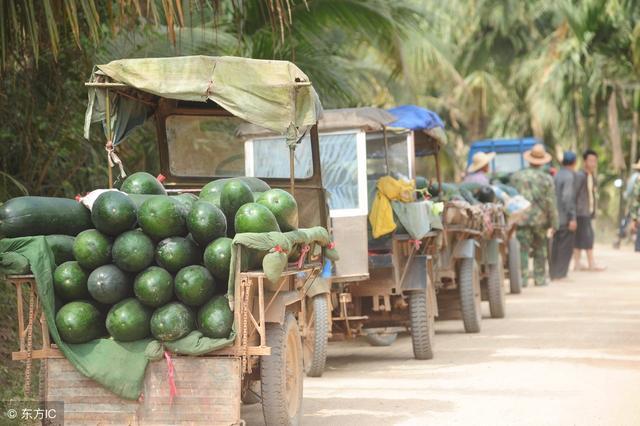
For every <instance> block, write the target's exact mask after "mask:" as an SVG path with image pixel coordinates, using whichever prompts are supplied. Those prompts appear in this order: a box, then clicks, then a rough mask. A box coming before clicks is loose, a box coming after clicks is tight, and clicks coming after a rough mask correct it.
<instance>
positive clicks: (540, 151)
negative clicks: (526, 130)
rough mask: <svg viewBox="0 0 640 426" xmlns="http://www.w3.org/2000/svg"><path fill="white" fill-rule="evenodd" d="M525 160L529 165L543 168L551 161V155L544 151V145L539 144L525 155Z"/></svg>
mask: <svg viewBox="0 0 640 426" xmlns="http://www.w3.org/2000/svg"><path fill="white" fill-rule="evenodd" d="M524 159H525V160H526V161H527V163H529V164H533V165H534V166H542V165H543V164H547V163H548V162H549V161H551V154H549V153H548V152H547V151H546V150H545V149H544V145H542V144H541V143H537V144H535V145H534V146H533V148H531V149H530V150H529V151H526V152H525V153H524Z"/></svg>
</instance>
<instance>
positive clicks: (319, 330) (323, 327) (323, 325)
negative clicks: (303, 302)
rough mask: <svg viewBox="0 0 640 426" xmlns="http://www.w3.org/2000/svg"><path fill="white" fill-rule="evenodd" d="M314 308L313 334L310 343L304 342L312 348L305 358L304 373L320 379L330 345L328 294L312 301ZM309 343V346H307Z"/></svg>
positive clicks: (315, 297) (318, 296) (304, 345)
mask: <svg viewBox="0 0 640 426" xmlns="http://www.w3.org/2000/svg"><path fill="white" fill-rule="evenodd" d="M311 305H312V306H313V313H312V315H313V334H312V335H311V336H310V337H311V338H310V341H309V342H306V341H304V342H303V351H304V354H305V355H306V354H307V351H306V350H305V347H308V348H310V351H311V353H310V354H309V355H310V356H305V357H304V371H305V373H306V374H307V376H308V377H320V376H322V373H324V365H325V363H326V361H327V345H328V344H329V320H330V318H329V303H328V301H327V295H326V294H318V295H316V296H314V297H313V298H312V299H311ZM307 343H308V344H309V346H307Z"/></svg>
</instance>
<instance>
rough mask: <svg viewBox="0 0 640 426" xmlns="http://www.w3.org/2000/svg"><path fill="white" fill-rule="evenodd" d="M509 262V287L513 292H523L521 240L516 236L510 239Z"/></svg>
mask: <svg viewBox="0 0 640 426" xmlns="http://www.w3.org/2000/svg"><path fill="white" fill-rule="evenodd" d="M507 253H508V254H507V261H508V262H509V289H510V292H511V294H520V293H522V268H521V267H520V266H521V263H520V241H518V239H517V238H516V237H512V238H511V239H510V240H509V249H508V251H507Z"/></svg>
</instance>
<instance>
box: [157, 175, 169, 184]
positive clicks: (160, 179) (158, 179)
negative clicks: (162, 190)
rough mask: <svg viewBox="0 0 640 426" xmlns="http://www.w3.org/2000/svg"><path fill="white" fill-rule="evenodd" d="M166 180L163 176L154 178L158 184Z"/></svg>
mask: <svg viewBox="0 0 640 426" xmlns="http://www.w3.org/2000/svg"><path fill="white" fill-rule="evenodd" d="M166 179H167V178H166V176H165V175H163V174H159V175H158V176H156V180H157V181H158V182H160V183H162V182H164V181H165V180H166Z"/></svg>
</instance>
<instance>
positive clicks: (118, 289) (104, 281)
mask: <svg viewBox="0 0 640 426" xmlns="http://www.w3.org/2000/svg"><path fill="white" fill-rule="evenodd" d="M131 287H132V285H131V276H129V275H128V274H127V273H125V272H123V271H122V270H121V269H119V268H118V267H117V266H116V265H104V266H100V267H99V268H97V269H96V270H94V271H93V272H92V273H91V274H90V275H89V279H88V280H87V288H88V289H89V293H90V294H91V297H93V298H94V299H95V300H96V301H98V302H100V303H116V302H119V301H121V300H122V299H124V298H125V297H128V296H129V295H131V293H132V292H131V290H132V289H131Z"/></svg>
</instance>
